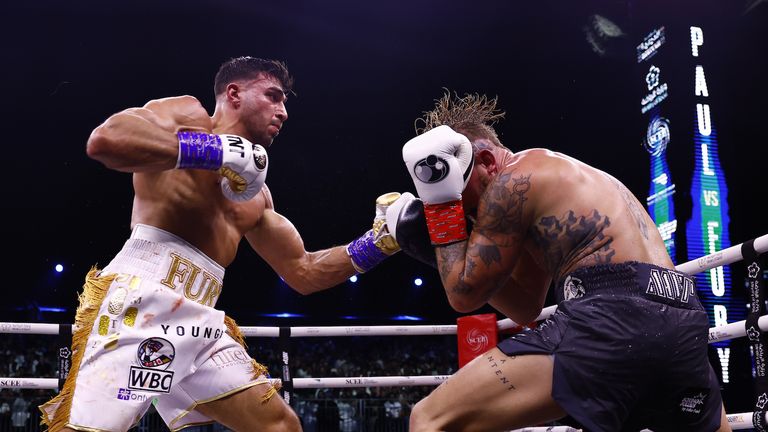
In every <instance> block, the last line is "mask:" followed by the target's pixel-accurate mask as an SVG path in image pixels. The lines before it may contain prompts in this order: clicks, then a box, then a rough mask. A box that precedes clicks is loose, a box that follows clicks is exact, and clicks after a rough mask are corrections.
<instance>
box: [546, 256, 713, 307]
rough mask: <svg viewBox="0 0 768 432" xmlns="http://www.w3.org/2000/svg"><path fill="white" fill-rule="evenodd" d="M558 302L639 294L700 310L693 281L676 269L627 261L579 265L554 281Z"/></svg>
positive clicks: (647, 297)
mask: <svg viewBox="0 0 768 432" xmlns="http://www.w3.org/2000/svg"><path fill="white" fill-rule="evenodd" d="M557 288H558V289H556V290H555V291H556V292H555V294H556V296H557V302H558V303H559V302H562V301H568V300H573V299H579V298H589V297H593V296H606V295H613V296H638V297H642V298H645V299H648V300H652V301H655V302H659V303H664V304H668V305H671V306H675V307H680V308H685V309H703V307H702V306H701V302H700V301H699V298H698V295H697V294H696V281H695V279H694V278H693V277H691V276H688V275H686V274H685V273H681V272H679V271H676V270H673V269H668V268H664V267H659V266H657V265H653V264H648V263H641V262H636V261H629V262H624V263H618V264H600V265H596V266H589V267H582V268H579V269H577V270H575V271H573V272H571V273H569V274H567V275H566V276H564V277H563V278H562V279H561V280H560V281H559V282H558V284H557Z"/></svg>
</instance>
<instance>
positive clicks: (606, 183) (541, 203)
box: [513, 149, 673, 278]
mask: <svg viewBox="0 0 768 432" xmlns="http://www.w3.org/2000/svg"><path fill="white" fill-rule="evenodd" d="M515 165H518V167H517V168H516V171H518V172H520V173H525V172H530V173H531V179H530V182H531V189H530V197H529V199H530V201H529V203H530V204H531V205H530V206H529V211H530V212H531V213H530V214H529V218H528V220H529V221H530V227H529V229H528V232H527V235H526V237H527V239H526V246H527V249H528V251H529V252H530V253H531V254H532V255H533V257H534V258H535V259H536V260H537V261H538V262H539V264H540V265H541V266H542V268H544V269H546V270H548V271H549V272H551V274H552V275H553V276H554V277H555V278H558V277H560V276H562V275H564V274H566V273H568V272H571V271H573V270H575V269H577V268H580V267H585V266H590V265H595V264H601V263H618V262H625V261H640V262H647V263H650V264H655V265H658V266H661V267H667V268H671V267H672V266H673V264H672V262H671V260H670V258H669V255H668V254H667V252H666V249H665V247H664V242H663V240H662V239H661V236H660V234H659V232H658V230H657V229H656V226H655V224H654V223H653V221H652V220H651V218H650V217H649V215H648V213H647V212H646V210H645V208H644V207H643V206H642V205H641V204H640V202H639V201H638V200H637V199H636V198H635V197H634V195H632V193H631V192H630V191H629V190H628V189H627V188H626V187H625V186H624V185H623V184H622V183H621V182H619V181H618V180H616V179H615V178H614V177H612V176H610V175H609V174H607V173H605V172H603V171H600V170H598V169H595V168H593V167H591V166H589V165H586V164H584V163H582V162H580V161H578V160H576V159H573V158H570V157H568V156H566V155H563V154H561V153H556V152H551V151H548V150H542V149H533V150H528V151H524V152H520V153H517V154H516V155H515V163H514V164H513V166H515Z"/></svg>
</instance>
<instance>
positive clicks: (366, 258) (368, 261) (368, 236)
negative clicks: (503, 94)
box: [347, 230, 389, 273]
mask: <svg viewBox="0 0 768 432" xmlns="http://www.w3.org/2000/svg"><path fill="white" fill-rule="evenodd" d="M347 255H349V258H351V259H352V266H353V267H354V268H355V270H356V271H357V272H358V273H365V272H367V271H368V270H370V269H372V268H374V267H376V266H377V265H378V264H379V263H380V262H382V261H384V260H385V259H387V257H389V255H387V254H385V253H384V252H382V251H381V250H380V249H379V248H378V247H376V243H375V240H374V237H373V230H368V231H366V233H365V234H363V235H362V236H360V237H359V238H358V239H357V240H355V241H353V242H352V243H350V244H348V245H347Z"/></svg>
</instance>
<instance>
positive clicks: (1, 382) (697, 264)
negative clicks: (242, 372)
mask: <svg viewBox="0 0 768 432" xmlns="http://www.w3.org/2000/svg"><path fill="white" fill-rule="evenodd" d="M745 243H747V242H745ZM743 245H744V243H741V244H738V245H735V246H731V247H729V248H726V249H723V250H721V251H719V252H715V253H712V254H710V255H706V256H703V257H701V258H698V259H695V260H692V261H688V262H686V263H683V264H680V265H678V266H676V267H675V269H676V270H678V271H680V272H683V273H686V274H689V275H694V274H696V273H700V272H703V271H706V270H710V269H713V268H716V267H720V266H724V265H728V264H732V263H735V262H737V261H741V260H742V259H743V258H744V257H743V255H742V246H743ZM753 247H754V250H755V251H756V252H757V254H763V253H765V252H768V234H766V235H763V236H760V237H757V238H755V239H754V240H753ZM556 309H557V306H556V305H553V306H549V307H546V308H544V309H542V311H541V313H540V314H539V316H538V317H537V318H536V321H540V320H544V319H546V318H549V317H550V316H551V315H552V314H553V313H554V312H555V310H556ZM745 323H746V320H743V321H738V322H734V323H729V324H726V325H723V326H718V327H713V328H710V329H709V343H714V342H719V341H723V340H729V339H735V338H738V337H743V336H746V329H745ZM758 325H759V327H760V329H761V330H763V331H768V315H764V316H761V317H760V319H759V320H758ZM497 326H498V329H499V331H504V330H509V329H513V330H516V331H520V330H522V329H523V326H521V325H519V324H517V323H515V322H514V321H512V320H510V319H508V318H505V319H502V320H499V321H498V322H497ZM240 329H241V331H242V332H243V335H244V336H246V337H282V336H284V335H285V334H286V333H287V334H288V336H289V337H291V338H293V337H334V336H434V335H454V334H456V332H457V326H456V325H411V326H326V327H320V326H314V327H259V326H244V327H240ZM69 331H71V325H70V324H42V323H14V322H0V333H13V334H48V335H59V334H63V333H65V332H69ZM449 377H450V375H426V376H388V377H331V378H293V379H292V380H291V382H292V385H293V388H295V389H298V388H349V387H401V386H402V387H405V386H437V385H439V384H440V383H442V382H444V381H445V380H447V379H448V378H449ZM273 381H274V382H275V383H279V382H280V380H273ZM2 388H13V389H50V390H56V389H58V388H59V379H57V378H14V377H0V389H2ZM752 417H753V413H749V412H747V413H737V414H728V423H729V424H730V425H731V428H732V429H735V430H740V429H751V428H752V427H753V420H752ZM767 418H768V414H767ZM536 430H539V428H525V429H520V430H519V431H521V432H522V431H536ZM540 430H552V429H545V428H541V429H540ZM554 430H558V429H554ZM562 430H563V431H569V430H574V429H572V428H567V427H565V429H562Z"/></svg>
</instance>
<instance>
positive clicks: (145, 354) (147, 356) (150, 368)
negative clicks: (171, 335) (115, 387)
mask: <svg viewBox="0 0 768 432" xmlns="http://www.w3.org/2000/svg"><path fill="white" fill-rule="evenodd" d="M175 356H176V349H175V348H174V347H173V344H171V343H170V342H168V341H167V340H165V339H163V338H158V337H153V338H149V339H145V340H144V341H143V342H141V343H140V344H139V348H138V350H137V351H136V359H137V360H138V362H139V364H140V365H141V366H144V367H137V366H131V371H130V375H129V376H128V388H129V389H133V390H144V391H151V392H161V393H168V392H170V391H171V384H172V383H173V372H172V371H166V370H164V369H167V368H168V366H170V365H171V362H173V358H174V357H175Z"/></svg>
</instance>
